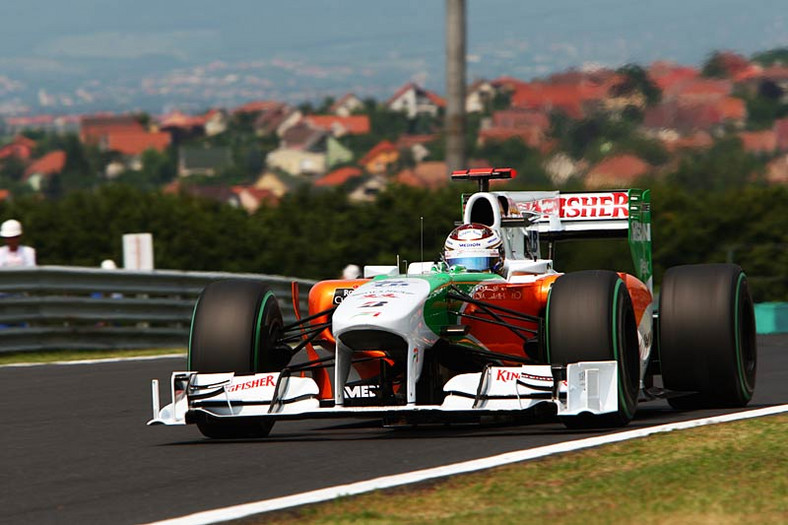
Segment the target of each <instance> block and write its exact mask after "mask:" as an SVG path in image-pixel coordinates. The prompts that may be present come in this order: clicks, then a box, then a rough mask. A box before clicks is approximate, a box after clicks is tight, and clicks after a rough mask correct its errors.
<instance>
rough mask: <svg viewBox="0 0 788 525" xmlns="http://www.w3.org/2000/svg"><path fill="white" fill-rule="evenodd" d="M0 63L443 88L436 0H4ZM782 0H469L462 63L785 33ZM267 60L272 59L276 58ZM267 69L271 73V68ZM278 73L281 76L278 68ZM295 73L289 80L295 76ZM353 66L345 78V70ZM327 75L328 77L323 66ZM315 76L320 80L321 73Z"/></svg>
mask: <svg viewBox="0 0 788 525" xmlns="http://www.w3.org/2000/svg"><path fill="white" fill-rule="evenodd" d="M4 4H7V5H4V6H3V10H2V16H0V76H2V75H6V76H9V77H11V78H12V79H13V78H18V79H19V80H21V81H22V82H23V83H25V85H28V86H31V85H36V86H44V87H47V85H48V83H49V84H53V83H63V82H66V81H67V80H69V79H73V81H74V82H77V81H83V79H86V78H99V77H102V76H103V79H104V81H106V79H107V78H110V79H114V78H118V79H120V78H124V81H126V82H127V83H128V84H127V85H131V83H133V82H135V81H137V82H138V83H139V81H138V80H135V79H140V78H142V77H144V76H146V75H148V76H149V75H154V76H155V75H159V76H162V75H167V74H169V72H171V71H173V70H176V69H178V68H188V67H194V66H202V65H207V64H210V63H211V62H214V61H223V62H229V63H232V64H237V63H241V62H244V61H267V65H266V66H265V67H268V68H272V67H275V68H278V69H277V70H276V71H274V72H272V73H271V77H270V78H271V82H272V83H276V84H281V83H282V82H283V80H282V79H281V78H280V77H278V76H277V75H279V74H280V73H281V74H283V75H284V74H286V73H287V72H288V71H289V70H288V68H290V69H291V70H292V71H294V72H295V73H294V74H293V75H291V76H290V77H287V81H288V82H295V83H300V84H302V85H303V86H307V85H309V84H310V83H311V84H314V86H315V88H316V89H318V90H320V89H326V87H327V85H328V84H327V82H328V81H331V82H333V84H331V85H332V86H334V88H335V89H339V90H341V89H343V87H342V86H341V84H342V80H343V78H345V77H347V78H348V83H349V84H350V87H353V88H355V87H356V86H361V85H370V86H374V88H373V89H377V90H378V91H381V90H384V89H388V88H389V86H390V85H392V84H395V85H398V84H401V83H402V82H404V81H406V80H417V81H419V82H422V83H423V84H425V85H426V86H428V87H431V88H433V89H437V90H439V91H443V84H444V67H445V66H444V53H445V51H444V38H445V37H444V9H445V3H444V1H443V0H397V1H390V0H388V1H380V0H334V1H329V0H290V1H287V2H273V1H266V0H229V1H226V2H217V1H206V0H164V1H162V0H156V1H153V0H68V1H64V0H26V1H23V2H11V1H10V0H6V1H5V2H4ZM787 5H788V4H786V0H750V1H742V0H658V1H656V0H468V1H467V6H468V54H469V56H468V76H469V80H472V79H473V78H475V77H487V78H490V77H494V76H498V75H503V74H507V75H514V76H518V77H521V78H524V79H528V78H533V77H537V76H543V75H545V74H547V73H550V72H553V71H559V70H563V69H566V68H569V67H578V66H582V65H583V64H587V63H595V64H600V65H606V66H619V65H622V64H624V63H627V62H639V63H643V64H646V63H648V62H651V61H653V60H656V59H673V60H676V61H678V62H682V63H686V64H696V65H697V64H700V63H701V62H702V60H703V59H704V57H705V56H706V55H707V54H708V53H709V52H711V51H712V50H715V49H731V50H735V51H739V52H742V53H744V54H751V53H753V52H755V51H759V50H765V49H770V48H774V47H779V46H788V19H787V16H788V15H786V14H785V13H786V9H785V8H786V6H787ZM271 64H273V66H272V65H271ZM266 74H267V73H266ZM282 78H284V77H282ZM293 78H295V80H293ZM351 78H352V80H350V79H351ZM325 79H328V80H325ZM321 82H322V84H321Z"/></svg>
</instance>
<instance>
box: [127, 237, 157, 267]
mask: <svg viewBox="0 0 788 525" xmlns="http://www.w3.org/2000/svg"><path fill="white" fill-rule="evenodd" d="M123 268H125V269H126V270H153V235H151V234H150V233H127V234H125V235H123Z"/></svg>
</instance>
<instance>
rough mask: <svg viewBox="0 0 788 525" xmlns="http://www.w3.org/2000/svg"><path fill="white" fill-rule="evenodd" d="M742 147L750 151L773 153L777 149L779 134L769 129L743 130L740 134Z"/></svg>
mask: <svg viewBox="0 0 788 525" xmlns="http://www.w3.org/2000/svg"><path fill="white" fill-rule="evenodd" d="M738 137H739V138H740V139H741V143H742V148H744V151H746V152H748V153H755V154H766V155H768V154H771V153H774V152H775V151H777V134H776V133H775V132H774V131H773V130H771V129H767V130H764V131H742V132H740V133H739V134H738Z"/></svg>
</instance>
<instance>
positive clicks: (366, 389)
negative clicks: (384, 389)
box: [345, 385, 378, 399]
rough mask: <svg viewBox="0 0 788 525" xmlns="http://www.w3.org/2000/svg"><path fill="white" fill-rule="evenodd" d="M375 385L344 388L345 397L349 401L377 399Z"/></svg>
mask: <svg viewBox="0 0 788 525" xmlns="http://www.w3.org/2000/svg"><path fill="white" fill-rule="evenodd" d="M377 395H378V387H377V385H356V386H346V387H345V397H346V398H350V399H359V398H368V397H377Z"/></svg>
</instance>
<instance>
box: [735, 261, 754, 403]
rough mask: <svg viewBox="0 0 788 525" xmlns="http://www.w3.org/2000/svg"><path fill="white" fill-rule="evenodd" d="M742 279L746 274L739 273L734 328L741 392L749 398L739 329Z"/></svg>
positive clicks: (750, 393) (750, 392)
mask: <svg viewBox="0 0 788 525" xmlns="http://www.w3.org/2000/svg"><path fill="white" fill-rule="evenodd" d="M742 281H744V274H743V273H740V274H739V279H738V280H737V281H736V300H735V302H734V305H733V308H734V312H735V313H734V318H733V328H734V338H735V340H736V369H737V371H738V372H739V386H741V393H742V394H743V395H744V397H745V399H747V400H749V399H750V398H751V397H752V391H751V390H750V389H749V388H747V379H746V378H745V377H744V365H743V363H742V353H741V332H740V330H739V321H740V319H739V301H740V299H741V297H740V296H741V289H742Z"/></svg>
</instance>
